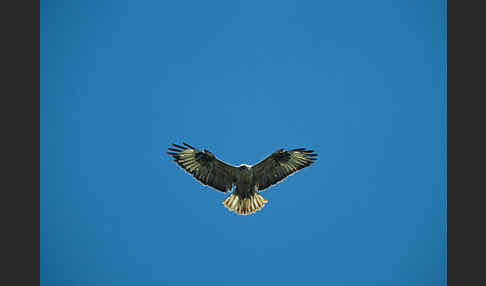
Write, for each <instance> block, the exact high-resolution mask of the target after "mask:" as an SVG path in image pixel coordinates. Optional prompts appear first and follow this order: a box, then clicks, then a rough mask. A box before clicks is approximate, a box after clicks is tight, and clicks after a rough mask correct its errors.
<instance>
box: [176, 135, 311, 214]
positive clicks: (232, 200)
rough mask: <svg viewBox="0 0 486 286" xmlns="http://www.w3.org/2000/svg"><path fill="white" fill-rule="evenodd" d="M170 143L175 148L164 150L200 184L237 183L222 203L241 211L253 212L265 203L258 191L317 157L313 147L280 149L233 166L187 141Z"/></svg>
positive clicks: (227, 187) (225, 187) (221, 187)
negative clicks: (254, 163) (254, 160)
mask: <svg viewBox="0 0 486 286" xmlns="http://www.w3.org/2000/svg"><path fill="white" fill-rule="evenodd" d="M172 145H173V147H175V148H169V152H167V154H169V155H171V156H172V157H173V158H174V162H176V163H177V165H179V166H180V167H181V168H182V169H184V170H185V171H186V172H188V173H189V174H191V175H192V176H194V178H196V179H197V180H198V181H200V182H201V183H202V184H203V185H208V186H211V187H213V188H215V189H216V190H218V191H221V192H224V193H226V192H230V191H231V190H232V188H233V186H235V187H236V188H235V190H234V192H233V193H232V194H231V195H230V196H228V197H227V198H226V199H225V200H224V201H223V204H224V205H225V206H226V207H227V208H228V209H229V210H230V211H234V212H236V213H237V214H240V215H248V214H252V213H254V212H256V211H258V210H260V209H261V208H263V206H264V205H265V203H267V200H265V199H264V198H263V197H262V196H261V195H260V194H259V193H258V192H257V191H263V190H265V189H266V188H268V187H270V186H271V185H273V184H276V183H278V182H280V181H281V180H283V179H285V178H286V177H287V176H289V175H292V174H293V173H295V172H297V171H298V170H300V169H302V168H305V167H307V166H310V165H311V164H312V163H314V161H315V160H317V158H316V156H317V154H314V151H313V150H306V149H305V148H298V149H293V150H289V151H284V149H279V150H277V151H275V152H274V153H272V154H271V155H269V156H268V157H267V158H265V159H264V160H263V161H261V162H259V163H258V164H256V165H254V166H251V165H246V164H241V165H240V166H232V165H229V164H227V163H225V162H223V161H221V160H218V159H217V158H216V157H215V156H214V155H213V154H212V153H211V152H209V151H208V150H206V149H203V150H202V151H200V150H198V149H196V148H194V147H192V146H191V145H189V144H186V143H182V145H184V146H180V145H177V144H172Z"/></svg>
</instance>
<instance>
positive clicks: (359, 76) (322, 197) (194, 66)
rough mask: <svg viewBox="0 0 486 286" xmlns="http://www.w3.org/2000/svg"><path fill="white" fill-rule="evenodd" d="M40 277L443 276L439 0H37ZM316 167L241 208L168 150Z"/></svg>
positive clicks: (61, 280)
mask: <svg viewBox="0 0 486 286" xmlns="http://www.w3.org/2000/svg"><path fill="white" fill-rule="evenodd" d="M40 6H41V11H40V18H41V20H40V131H41V135H40V227H41V228H40V280H41V283H40V284H41V285H234V286H237V285H375V286H376V285H387V286H390V285H445V283H446V152H445V151H446V89H445V86H446V84H445V83H446V78H445V69H446V61H445V58H446V57H445V55H446V44H445V39H446V35H445V28H446V27H445V25H446V24H445V20H446V19H445V14H446V13H445V11H446V8H445V1H439V0H433V1H432V0H430V1H402V0H400V1H351V0H349V1H65V2H64V1H41V2H40ZM182 141H185V142H187V143H189V144H191V145H194V146H195V147H198V148H201V149H202V148H206V149H208V150H210V151H211V152H213V153H214V154H215V155H216V156H217V157H218V158H220V159H221V160H223V161H226V162H228V163H231V164H234V165H239V164H242V163H247V164H256V163H257V162H258V161H260V160H262V159H264V158H265V157H266V156H267V155H269V154H270V153H272V152H273V151H275V150H277V149H279V148H285V149H292V148H299V147H305V148H309V149H313V150H315V151H316V152H317V153H318V154H319V160H318V161H317V162H316V164H314V165H312V166H311V167H309V168H306V169H304V170H302V171H300V172H298V173H297V174H295V175H293V176H291V177H289V178H288V179H287V180H285V181H283V182H282V183H280V184H277V185H274V186H272V187H271V188H269V189H268V190H266V191H264V192H263V193H262V195H263V196H264V197H265V198H266V199H267V200H268V201H269V203H268V204H267V205H266V206H265V207H264V208H263V209H262V211H260V212H257V213H256V214H255V215H251V216H238V215H236V214H235V213H232V212H229V211H228V210H227V209H226V208H225V207H224V206H223V204H222V201H223V199H224V198H225V195H224V194H223V193H220V192H217V191H215V190H213V189H210V188H208V187H204V186H202V185H201V184H199V183H198V182H197V181H196V180H194V179H193V178H192V177H190V176H189V175H188V174H187V173H185V172H184V171H182V170H181V169H180V168H179V167H178V166H177V165H176V164H174V163H173V162H172V161H171V159H170V158H169V156H168V155H167V154H166V153H165V152H166V150H167V147H169V145H170V144H171V143H180V142H182Z"/></svg>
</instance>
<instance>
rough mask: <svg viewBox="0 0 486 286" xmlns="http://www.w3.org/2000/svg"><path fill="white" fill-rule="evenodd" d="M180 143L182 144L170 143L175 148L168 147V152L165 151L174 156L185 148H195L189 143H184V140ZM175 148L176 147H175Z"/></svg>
mask: <svg viewBox="0 0 486 286" xmlns="http://www.w3.org/2000/svg"><path fill="white" fill-rule="evenodd" d="M182 145H184V146H185V147H184V146H181V145H177V144H174V143H173V144H172V146H173V147H175V148H172V147H169V148H168V149H169V151H170V152H167V154H169V155H171V156H176V155H178V154H179V153H180V152H182V151H184V150H187V149H190V150H197V149H196V148H195V147H192V146H191V145H189V144H187V143H185V142H182ZM176 148H177V149H176Z"/></svg>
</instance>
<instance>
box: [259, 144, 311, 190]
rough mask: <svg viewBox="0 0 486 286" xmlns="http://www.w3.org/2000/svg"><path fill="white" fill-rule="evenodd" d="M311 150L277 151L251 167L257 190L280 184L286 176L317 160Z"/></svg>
mask: <svg viewBox="0 0 486 286" xmlns="http://www.w3.org/2000/svg"><path fill="white" fill-rule="evenodd" d="M315 156H317V154H314V151H313V150H306V149H305V148H299V149H293V150H289V151H284V150H283V149H280V150H277V151H276V152H274V153H273V154H271V155H270V156H268V157H267V158H265V159H264V160H263V161H261V162H259V163H258V164H256V165H255V166H253V167H252V168H253V176H254V178H255V180H256V184H257V186H258V190H264V189H266V188H268V187H269V186H271V185H273V184H276V183H278V182H280V181H281V180H283V179H285V178H286V177H287V176H289V175H292V174H293V173H295V172H297V171H298V170H300V169H302V168H305V167H307V166H309V165H311V164H312V163H314V161H315V160H317V158H316V157H315Z"/></svg>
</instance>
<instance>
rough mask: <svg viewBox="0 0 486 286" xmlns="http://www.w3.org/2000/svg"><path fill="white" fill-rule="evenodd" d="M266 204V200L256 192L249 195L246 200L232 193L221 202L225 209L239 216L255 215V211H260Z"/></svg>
mask: <svg viewBox="0 0 486 286" xmlns="http://www.w3.org/2000/svg"><path fill="white" fill-rule="evenodd" d="M266 203H267V200H265V198H263V197H262V196H261V195H260V194H259V193H257V192H255V193H254V194H252V195H250V197H248V198H243V197H241V196H239V195H238V194H235V193H234V192H233V193H232V194H231V195H230V196H229V197H227V198H226V199H225V200H224V201H223V204H224V206H225V207H227V208H228V209H229V210H230V211H234V212H236V213H237V214H239V215H249V214H252V213H255V212H256V211H259V210H261V209H262V208H263V207H264V206H265V204H266Z"/></svg>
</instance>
